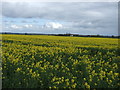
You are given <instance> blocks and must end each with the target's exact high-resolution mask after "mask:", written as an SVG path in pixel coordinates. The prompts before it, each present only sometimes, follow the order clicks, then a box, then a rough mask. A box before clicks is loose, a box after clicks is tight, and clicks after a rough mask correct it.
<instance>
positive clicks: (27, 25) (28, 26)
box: [23, 24, 33, 28]
mask: <svg viewBox="0 0 120 90" xmlns="http://www.w3.org/2000/svg"><path fill="white" fill-rule="evenodd" d="M23 27H25V28H32V27H33V25H31V24H26V25H24V26H23Z"/></svg>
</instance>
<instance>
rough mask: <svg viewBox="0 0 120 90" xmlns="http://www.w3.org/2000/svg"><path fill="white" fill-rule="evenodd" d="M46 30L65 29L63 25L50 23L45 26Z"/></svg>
mask: <svg viewBox="0 0 120 90" xmlns="http://www.w3.org/2000/svg"><path fill="white" fill-rule="evenodd" d="M44 27H45V28H52V29H60V28H62V27H63V25H62V24H60V23H56V22H48V23H46V24H45V25H44Z"/></svg>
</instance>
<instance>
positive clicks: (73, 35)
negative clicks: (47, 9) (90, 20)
mask: <svg viewBox="0 0 120 90" xmlns="http://www.w3.org/2000/svg"><path fill="white" fill-rule="evenodd" d="M1 34H19V35H52V36H71V37H104V38H120V36H114V35H112V36H103V35H99V34H98V35H80V34H71V33H66V34H40V33H11V32H2V33H1Z"/></svg>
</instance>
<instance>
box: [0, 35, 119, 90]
mask: <svg viewBox="0 0 120 90" xmlns="http://www.w3.org/2000/svg"><path fill="white" fill-rule="evenodd" d="M119 60H120V56H119V52H118V39H117V38H116V39H115V38H114V39H113V38H93V37H64V36H47V35H5V34H3V35H2V86H3V88H50V89H51V88H119V87H120V83H119V80H120V78H119V72H120V70H119V69H118V68H119V66H120V62H119Z"/></svg>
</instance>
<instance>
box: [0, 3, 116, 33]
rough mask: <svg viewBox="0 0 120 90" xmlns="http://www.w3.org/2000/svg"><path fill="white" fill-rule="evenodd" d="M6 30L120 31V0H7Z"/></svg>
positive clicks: (3, 25) (5, 6) (5, 8)
mask: <svg viewBox="0 0 120 90" xmlns="http://www.w3.org/2000/svg"><path fill="white" fill-rule="evenodd" d="M0 16H2V24H1V26H2V32H18V33H19V32H21V33H46V34H48V33H75V34H93V35H94V34H100V35H118V3H117V2H44V3H43V2H3V3H2V15H0Z"/></svg>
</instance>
